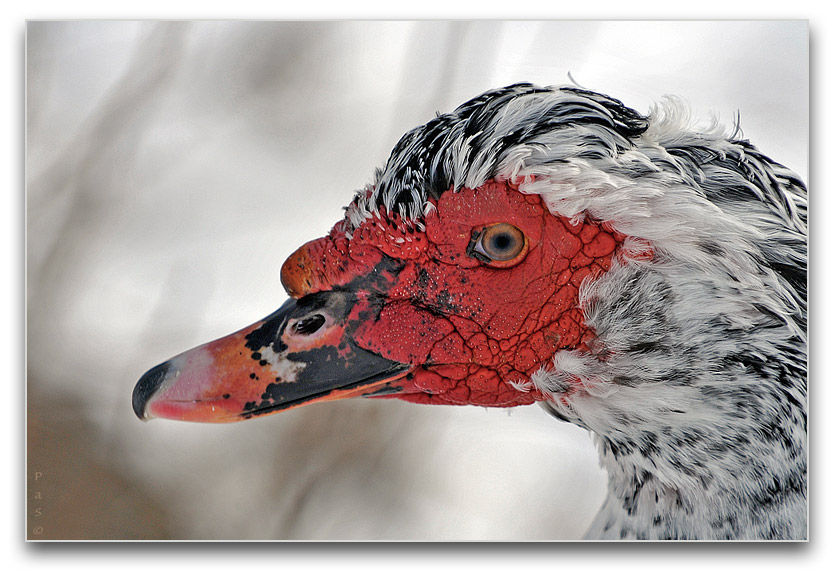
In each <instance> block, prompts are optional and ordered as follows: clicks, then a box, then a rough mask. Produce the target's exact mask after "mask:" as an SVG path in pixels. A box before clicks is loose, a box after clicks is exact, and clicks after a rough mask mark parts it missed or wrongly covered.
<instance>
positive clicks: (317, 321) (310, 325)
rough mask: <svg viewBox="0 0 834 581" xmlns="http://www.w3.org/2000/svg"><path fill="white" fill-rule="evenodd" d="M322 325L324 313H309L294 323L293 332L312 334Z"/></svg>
mask: <svg viewBox="0 0 834 581" xmlns="http://www.w3.org/2000/svg"><path fill="white" fill-rule="evenodd" d="M322 325H324V315H319V314H315V315H311V316H309V317H307V318H306V319H303V320H301V321H298V322H297V323H296V324H295V325H294V329H295V332H296V333H298V334H299V335H312V334H313V333H315V332H316V331H318V330H319V329H320V328H321V326H322Z"/></svg>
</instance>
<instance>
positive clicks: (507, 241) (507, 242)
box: [492, 234, 513, 251]
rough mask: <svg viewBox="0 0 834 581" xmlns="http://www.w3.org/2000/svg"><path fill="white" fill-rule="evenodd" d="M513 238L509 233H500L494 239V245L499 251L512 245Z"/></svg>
mask: <svg viewBox="0 0 834 581" xmlns="http://www.w3.org/2000/svg"><path fill="white" fill-rule="evenodd" d="M512 243H513V240H512V238H510V236H509V235H508V234H499V235H498V236H496V237H495V238H493V239H492V246H493V247H494V248H495V249H496V250H498V251H504V250H507V249H508V248H509V247H510V246H512Z"/></svg>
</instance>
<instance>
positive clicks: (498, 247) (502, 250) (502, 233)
mask: <svg viewBox="0 0 834 581" xmlns="http://www.w3.org/2000/svg"><path fill="white" fill-rule="evenodd" d="M526 250H527V238H525V236H524V232H522V231H521V230H519V229H518V228H516V227H515V226H513V225H512V224H504V223H502V224H492V225H490V226H486V227H485V228H484V229H483V230H476V231H474V232H473V233H472V241H471V242H470V244H469V248H467V254H469V255H470V256H472V257H474V258H477V259H479V260H481V261H483V262H486V263H488V264H490V265H492V266H513V265H515V264H517V263H518V262H519V261H520V260H521V259H522V258H524V254H525V252H526Z"/></svg>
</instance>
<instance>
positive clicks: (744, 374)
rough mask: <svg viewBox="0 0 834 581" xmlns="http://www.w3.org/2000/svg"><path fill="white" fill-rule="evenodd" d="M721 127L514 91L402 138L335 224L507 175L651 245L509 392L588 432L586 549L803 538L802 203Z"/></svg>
mask: <svg viewBox="0 0 834 581" xmlns="http://www.w3.org/2000/svg"><path fill="white" fill-rule="evenodd" d="M737 135H738V130H737V129H736V131H735V132H733V133H731V134H727V133H725V132H724V131H723V130H722V129H720V128H719V127H717V126H716V125H715V124H713V125H710V126H706V127H701V128H697V127H696V128H693V127H692V123H691V122H690V120H689V118H688V115H687V112H686V110H685V108H684V107H683V106H682V105H681V104H680V102H679V101H677V100H675V99H667V100H666V101H665V102H664V103H663V104H662V106H660V107H657V108H655V109H654V110H652V111H651V112H650V113H649V114H648V115H647V116H643V115H640V114H639V113H637V112H635V111H633V110H631V109H629V108H628V107H626V106H625V105H623V104H622V103H621V102H619V101H617V100H615V99H612V98H610V97H607V96H604V95H600V94H597V93H592V92H589V91H585V90H580V89H576V88H560V89H554V88H540V87H536V86H533V85H529V84H519V85H513V86H510V87H506V88H503V89H498V90H495V91H491V92H488V93H485V94H483V95H481V96H479V97H476V98H475V99H473V100H471V101H469V102H467V103H465V104H463V105H461V106H460V107H458V108H457V109H456V110H455V111H454V112H452V113H449V114H446V115H439V116H438V117H437V118H436V119H434V120H433V121H430V122H429V123H427V124H426V125H424V126H422V127H418V128H417V129H414V130H413V131H411V132H409V133H408V134H406V135H405V136H404V137H403V138H402V140H401V141H400V142H399V143H398V144H397V146H396V147H395V148H394V150H393V152H392V154H391V157H390V159H389V160H388V163H387V164H386V165H385V166H384V167H383V168H382V169H380V170H378V171H377V173H376V176H375V181H374V183H373V184H372V185H370V186H368V188H366V190H364V191H362V192H360V193H359V194H358V195H357V197H356V198H355V199H354V203H353V204H351V206H350V207H349V209H348V213H347V218H348V220H347V221H348V227H349V228H350V227H351V226H352V227H355V226H356V225H358V224H359V223H361V222H362V221H363V220H364V219H365V218H367V217H368V216H369V215H371V214H373V213H376V212H378V211H379V208H380V207H383V208H384V209H385V210H387V211H393V212H396V213H399V214H400V215H402V216H403V217H404V218H407V219H409V220H411V221H414V222H416V223H418V224H419V222H420V220H421V218H422V217H423V216H424V215H425V214H426V213H427V212H430V211H432V206H433V203H434V201H436V199H437V198H438V197H439V196H441V195H442V193H443V192H444V191H447V190H449V189H450V188H455V189H459V188H461V187H469V188H477V187H478V186H479V185H481V184H483V183H484V182H485V181H486V180H488V179H499V180H511V181H512V182H513V183H514V184H517V187H518V189H519V191H521V192H522V193H525V194H530V195H539V196H541V197H542V199H543V201H544V202H545V204H546V206H547V207H548V209H549V210H550V211H551V212H552V213H554V214H557V215H561V216H565V217H568V218H571V219H574V220H577V221H578V220H582V219H585V218H590V219H594V220H599V221H604V222H608V223H610V224H611V225H612V226H613V227H614V228H615V229H616V230H618V231H619V232H621V233H623V234H625V235H626V236H627V238H626V241H625V246H626V250H629V251H632V252H630V254H632V255H635V256H636V255H640V254H641V253H642V252H643V251H645V250H647V249H648V248H650V250H651V253H652V255H653V259H652V260H651V261H645V260H629V259H623V260H621V261H619V262H617V263H616V264H615V265H614V266H613V267H612V269H611V270H610V271H609V272H608V273H607V274H606V275H605V276H603V277H601V278H599V279H598V280H596V281H594V282H591V283H589V284H585V285H583V287H582V288H581V289H580V303H581V306H582V307H583V308H584V312H585V314H586V323H587V325H588V326H589V327H591V328H592V329H594V331H595V332H596V335H597V339H596V340H595V342H594V344H593V345H592V346H591V349H590V351H589V352H575V351H561V352H559V353H557V355H556V356H555V357H554V359H553V361H551V362H549V363H548V364H547V365H544V366H542V368H541V369H540V370H539V371H538V372H537V373H535V374H534V376H533V378H532V385H528V386H518V387H519V388H523V389H531V388H535V389H539V390H541V391H542V392H544V393H549V394H553V396H554V397H553V399H552V400H548V401H547V402H546V404H545V407H546V408H547V409H548V411H550V412H551V413H552V414H553V415H554V416H556V417H558V418H560V419H563V420H566V421H570V422H573V423H576V424H578V425H581V426H584V427H586V428H587V429H589V430H590V431H591V432H592V433H593V434H594V437H595V439H596V441H597V443H598V446H599V450H600V455H601V462H602V464H603V466H604V467H605V468H606V469H607V471H608V473H609V479H610V480H609V495H608V498H607V499H606V501H605V504H604V506H603V509H602V511H601V512H600V514H599V515H598V517H597V519H596V520H595V522H594V524H593V525H592V527H591V530H590V531H589V536H590V537H592V538H701V539H721V538H741V539H801V538H805V537H806V535H807V505H806V475H807V461H806V433H807V429H806V400H807V390H806V360H807V355H806V329H807V299H806V288H807V286H806V272H807V258H806V255H807V195H806V191H805V187H804V185H803V184H802V182H801V181H800V179H799V178H798V177H797V176H796V175H794V174H793V173H792V172H790V171H789V170H787V169H786V168H784V167H782V166H780V165H779V164H777V163H775V162H774V161H772V160H771V159H769V158H768V157H767V156H765V155H763V154H762V153H760V152H759V151H758V150H757V149H756V148H755V147H753V146H752V145H751V144H750V143H748V142H747V141H744V140H741V139H738V138H737ZM647 247H648V248H647ZM628 254H629V252H627V253H626V255H628ZM576 382H580V383H581V384H582V385H583V386H584V387H585V388H586V389H584V390H582V391H581V392H580V393H579V394H577V395H574V396H572V397H571V398H560V397H558V396H559V395H560V394H563V393H567V392H568V391H569V390H568V387H569V385H570V384H575V383H576Z"/></svg>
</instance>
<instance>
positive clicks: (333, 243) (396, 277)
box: [281, 181, 624, 407]
mask: <svg viewBox="0 0 834 581" xmlns="http://www.w3.org/2000/svg"><path fill="white" fill-rule="evenodd" d="M435 203H436V211H432V212H429V214H428V215H427V216H426V217H425V219H424V224H425V232H421V231H419V230H416V229H413V228H410V227H409V226H408V225H407V224H406V223H405V222H404V221H403V220H402V219H400V218H399V217H395V216H390V217H382V218H376V217H372V218H369V219H368V220H366V221H365V222H363V223H362V224H361V225H360V226H359V227H358V228H357V229H356V230H355V231H354V232H353V233H352V236H351V237H350V238H349V237H348V236H347V235H346V233H345V224H344V222H339V223H338V224H336V226H334V228H333V230H332V231H331V233H330V234H329V236H327V237H324V238H320V239H318V240H314V241H312V242H309V243H308V244H305V245H304V246H302V247H301V248H300V249H298V250H297V251H296V252H295V253H294V254H293V255H292V256H291V257H290V258H289V259H287V261H286V263H285V264H284V266H283V268H282V273H281V275H282V281H283V283H284V286H285V288H286V289H287V292H288V293H289V294H290V296H292V297H293V298H300V297H303V296H306V295H308V294H311V293H315V292H319V291H326V290H332V289H334V288H342V287H346V286H348V285H350V284H351V283H352V281H354V280H355V279H356V278H357V277H359V278H362V277H364V279H365V280H366V281H369V284H368V286H367V288H363V289H362V290H360V291H359V292H358V294H357V297H358V299H359V300H357V302H356V304H355V305H354V307H353V308H352V310H351V312H350V315H349V317H348V318H349V320H352V321H359V325H358V327H356V328H355V332H354V333H353V340H354V341H355V342H356V344H358V345H359V346H360V347H362V348H364V349H366V350H369V351H371V352H373V353H376V354H379V355H382V356H383V357H385V358H386V359H390V360H394V361H398V362H402V363H407V364H410V365H412V366H413V368H412V370H411V372H409V373H408V374H406V375H403V376H402V377H399V378H398V379H395V380H393V381H390V382H389V383H388V385H390V386H394V387H397V388H400V389H401V391H400V392H399V393H396V394H391V395H384V396H380V397H392V398H399V399H403V400H407V401H412V402H417V403H427V404H428V403H433V404H453V405H463V404H473V405H479V406H491V407H509V406H516V405H526V404H530V403H533V402H534V401H537V400H541V399H543V398H544V395H543V394H542V393H540V392H538V391H536V390H519V389H516V388H514V387H513V386H512V385H511V382H513V383H516V384H517V385H518V384H527V385H529V382H530V377H531V375H532V374H533V373H534V372H535V371H536V370H538V369H539V368H540V367H542V366H543V365H547V364H548V362H549V361H550V360H551V358H552V357H553V355H554V353H556V351H558V350H560V349H577V350H584V349H587V342H588V341H589V340H590V339H591V338H592V337H593V332H592V330H591V329H589V328H588V327H587V326H586V325H585V323H584V316H583V313H582V311H581V309H580V308H579V305H578V295H579V287H580V285H581V283H582V282H583V281H585V280H587V279H589V278H593V277H596V276H599V275H600V274H601V273H603V272H605V271H607V270H608V269H609V268H610V267H611V261H612V258H613V257H614V256H615V254H616V253H617V252H619V251H621V248H622V241H623V239H624V236H623V235H621V234H619V233H617V232H615V231H613V230H612V229H610V228H607V227H606V225H605V224H599V223H594V222H592V221H587V220H586V221H584V222H580V223H579V224H576V225H571V223H570V221H569V220H568V219H567V218H563V217H558V216H554V215H552V214H551V213H550V212H549V211H548V210H547V208H546V207H545V206H544V204H543V202H542V200H541V198H540V197H539V196H537V195H524V194H521V193H520V192H518V191H517V190H516V189H515V188H514V187H513V186H512V185H511V184H509V183H507V182H497V181H489V182H487V183H485V184H484V185H482V186H481V187H479V188H477V189H476V190H470V189H466V188H464V189H461V190H460V191H458V192H455V191H452V190H450V191H447V192H445V193H443V194H442V195H441V196H440V198H439V200H436V201H435ZM496 223H509V224H511V225H513V226H515V227H516V228H518V229H520V230H521V231H522V232H523V233H524V235H525V237H526V248H525V250H524V251H523V253H522V254H521V255H520V256H519V258H518V259H516V260H513V261H509V262H510V263H512V265H511V266H507V265H504V264H501V263H498V262H489V263H487V262H484V261H482V260H481V259H479V258H478V257H477V256H476V255H475V254H473V253H472V252H471V240H472V236H473V232H475V231H480V230H482V229H483V227H485V226H488V225H491V224H496ZM467 249H470V252H469V253H467ZM380 305H381V308H380Z"/></svg>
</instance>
